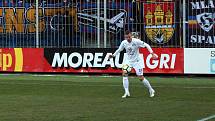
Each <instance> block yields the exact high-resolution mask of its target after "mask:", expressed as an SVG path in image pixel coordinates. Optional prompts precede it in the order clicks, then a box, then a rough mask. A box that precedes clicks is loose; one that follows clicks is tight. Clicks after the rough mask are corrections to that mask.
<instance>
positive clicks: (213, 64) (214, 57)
mask: <svg viewBox="0 0 215 121" xmlns="http://www.w3.org/2000/svg"><path fill="white" fill-rule="evenodd" d="M210 71H211V72H212V73H215V51H211V59H210Z"/></svg>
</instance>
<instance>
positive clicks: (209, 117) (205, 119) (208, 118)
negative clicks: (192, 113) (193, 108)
mask: <svg viewBox="0 0 215 121" xmlns="http://www.w3.org/2000/svg"><path fill="white" fill-rule="evenodd" d="M213 118H215V115H212V116H208V117H206V118H203V119H200V120H197V121H207V120H210V119H213Z"/></svg>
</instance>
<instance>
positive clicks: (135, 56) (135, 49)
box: [113, 38, 153, 63]
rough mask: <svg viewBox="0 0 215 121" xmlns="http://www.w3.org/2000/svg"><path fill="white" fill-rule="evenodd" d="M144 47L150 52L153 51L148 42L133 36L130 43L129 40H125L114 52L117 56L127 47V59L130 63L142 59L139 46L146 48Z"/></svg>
mask: <svg viewBox="0 0 215 121" xmlns="http://www.w3.org/2000/svg"><path fill="white" fill-rule="evenodd" d="M144 47H146V48H147V49H148V51H149V52H150V53H153V51H152V49H151V47H150V46H149V45H148V44H147V43H144V42H143V41H141V40H140V39H136V38H132V41H131V42H130V43H129V42H128V41H127V40H123V41H122V42H121V44H120V46H119V48H118V49H117V50H116V52H115V53H114V54H113V56H116V55H117V54H118V53H120V52H121V51H122V50H123V49H125V50H126V53H127V61H128V62H129V63H132V62H137V61H139V60H140V56H139V48H144Z"/></svg>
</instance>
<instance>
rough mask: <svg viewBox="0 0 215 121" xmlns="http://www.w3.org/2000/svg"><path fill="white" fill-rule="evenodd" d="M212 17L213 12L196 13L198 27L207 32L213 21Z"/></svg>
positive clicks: (213, 16)
mask: <svg viewBox="0 0 215 121" xmlns="http://www.w3.org/2000/svg"><path fill="white" fill-rule="evenodd" d="M214 18H215V14H214V15H213V13H202V14H199V15H196V19H197V21H198V23H199V25H200V27H201V28H202V29H203V30H204V31H206V32H209V31H210V30H211V29H212V28H213V25H214V23H215V22H214Z"/></svg>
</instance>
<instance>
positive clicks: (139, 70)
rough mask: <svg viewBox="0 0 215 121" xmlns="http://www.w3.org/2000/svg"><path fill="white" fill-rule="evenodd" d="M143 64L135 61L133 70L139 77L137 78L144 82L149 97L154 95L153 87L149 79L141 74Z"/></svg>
mask: <svg viewBox="0 0 215 121" xmlns="http://www.w3.org/2000/svg"><path fill="white" fill-rule="evenodd" d="M142 67H143V65H142V63H136V64H135V66H134V70H135V72H136V75H137V76H138V77H139V80H140V81H141V82H142V83H143V84H144V86H145V87H146V88H147V89H148V90H149V94H150V97H154V93H155V91H154V89H153V88H152V86H151V84H150V83H149V81H148V80H147V79H146V78H145V77H144V76H143V68H142Z"/></svg>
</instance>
